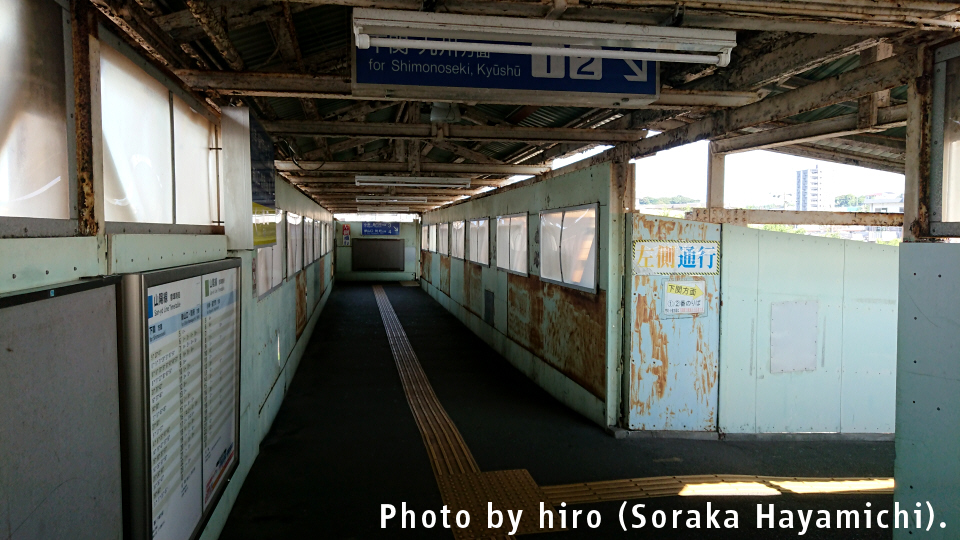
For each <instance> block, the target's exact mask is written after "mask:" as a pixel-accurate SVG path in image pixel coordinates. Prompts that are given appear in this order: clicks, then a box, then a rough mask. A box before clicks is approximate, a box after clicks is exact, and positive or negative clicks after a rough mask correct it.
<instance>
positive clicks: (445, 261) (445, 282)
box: [440, 255, 450, 296]
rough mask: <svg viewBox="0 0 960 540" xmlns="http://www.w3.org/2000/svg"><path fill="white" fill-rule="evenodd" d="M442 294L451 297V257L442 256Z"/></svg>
mask: <svg viewBox="0 0 960 540" xmlns="http://www.w3.org/2000/svg"><path fill="white" fill-rule="evenodd" d="M440 292H442V293H443V294H445V295H447V296H450V257H448V256H445V255H440Z"/></svg>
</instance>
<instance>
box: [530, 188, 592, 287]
mask: <svg viewBox="0 0 960 540" xmlns="http://www.w3.org/2000/svg"><path fill="white" fill-rule="evenodd" d="M587 208H593V209H594V210H595V211H596V217H595V219H596V223H595V229H596V236H595V238H594V242H596V245H597V256H596V258H595V259H594V261H593V265H594V268H593V271H594V274H593V275H594V276H595V277H594V284H593V287H583V286H581V285H574V284H572V283H566V282H564V281H563V258H562V253H563V226H562V225H561V227H560V253H561V259H560V281H557V280H555V279H549V278H545V277H543V276H542V275H541V276H538V277H539V278H540V281H546V282H547V283H553V284H555V285H560V286H561V287H569V288H571V289H576V290H578V291H584V292H588V293H591V294H597V293H598V291H599V290H600V244H601V242H600V203H599V202H595V203H588V204H581V205H578V206H564V207H562V208H549V209H548V208H544V209H543V210H540V212H539V214H538V215H539V220H540V223H539V225H538V232H539V233H540V234H539V238H541V239H542V238H543V233H542V230H543V214H552V213H555V212H563V219H566V217H567V212H570V211H575V210H585V209H587ZM561 223H562V222H561ZM540 253H541V257H542V255H543V250H542V249H541V250H540ZM540 268H543V264H542V261H541V265H540ZM541 272H542V270H541Z"/></svg>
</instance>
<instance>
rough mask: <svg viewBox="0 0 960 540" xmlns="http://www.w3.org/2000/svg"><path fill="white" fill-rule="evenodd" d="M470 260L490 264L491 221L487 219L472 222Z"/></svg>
mask: <svg viewBox="0 0 960 540" xmlns="http://www.w3.org/2000/svg"><path fill="white" fill-rule="evenodd" d="M470 260H471V261H473V262H475V263H479V264H490V220H489V219H487V218H483V219H474V220H471V221H470Z"/></svg>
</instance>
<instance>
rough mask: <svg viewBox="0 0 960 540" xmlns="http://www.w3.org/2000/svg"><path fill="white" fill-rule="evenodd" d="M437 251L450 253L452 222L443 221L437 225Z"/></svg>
mask: <svg viewBox="0 0 960 540" xmlns="http://www.w3.org/2000/svg"><path fill="white" fill-rule="evenodd" d="M437 251H439V252H440V253H441V254H442V255H449V254H450V224H449V223H441V224H440V225H439V226H438V227H437Z"/></svg>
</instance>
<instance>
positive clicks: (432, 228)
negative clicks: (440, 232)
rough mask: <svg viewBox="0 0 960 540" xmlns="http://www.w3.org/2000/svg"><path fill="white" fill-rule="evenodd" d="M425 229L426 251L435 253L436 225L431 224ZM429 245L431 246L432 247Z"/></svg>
mask: <svg viewBox="0 0 960 540" xmlns="http://www.w3.org/2000/svg"><path fill="white" fill-rule="evenodd" d="M428 227H429V229H427V251H429V252H430V253H437V224H436V223H431V224H430V225H428ZM430 244H433V245H432V246H431V245H430Z"/></svg>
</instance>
